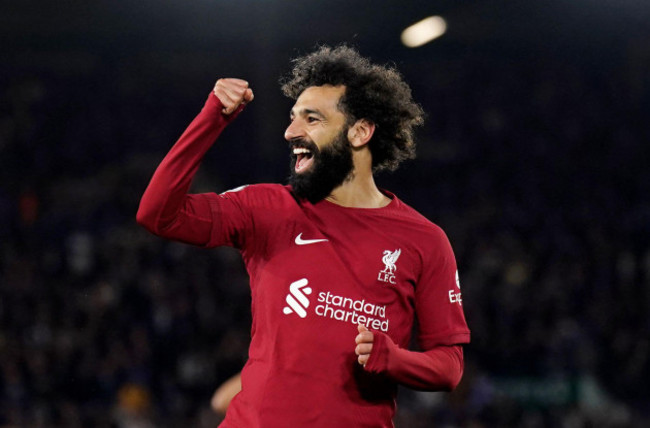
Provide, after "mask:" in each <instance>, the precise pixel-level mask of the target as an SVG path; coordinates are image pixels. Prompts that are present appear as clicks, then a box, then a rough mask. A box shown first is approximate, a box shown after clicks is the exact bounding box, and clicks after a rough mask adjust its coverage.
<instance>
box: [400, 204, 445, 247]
mask: <svg viewBox="0 0 650 428" xmlns="http://www.w3.org/2000/svg"><path fill="white" fill-rule="evenodd" d="M392 196H393V202H392V204H391V205H392V209H391V212H390V213H391V216H392V217H394V218H395V219H396V220H398V224H401V225H402V226H403V227H405V228H407V229H410V230H412V231H413V232H414V233H418V234H421V235H424V236H426V237H430V238H433V237H435V238H437V239H445V240H446V239H447V235H446V234H445V232H444V231H443V230H442V228H441V227H440V226H438V225H437V224H436V223H434V222H433V221H431V220H429V219H428V218H427V217H425V216H424V215H422V214H420V212H418V211H417V210H416V209H415V208H413V207H411V206H410V205H408V204H406V203H405V202H404V201H402V200H400V199H399V198H397V196H395V195H392Z"/></svg>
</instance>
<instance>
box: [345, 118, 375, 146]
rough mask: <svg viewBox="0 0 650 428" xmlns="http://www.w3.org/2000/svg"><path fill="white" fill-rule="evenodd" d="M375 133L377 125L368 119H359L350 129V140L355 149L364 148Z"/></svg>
mask: <svg viewBox="0 0 650 428" xmlns="http://www.w3.org/2000/svg"><path fill="white" fill-rule="evenodd" d="M374 133H375V124H374V123H372V122H370V121H369V120H367V119H359V120H357V121H356V122H355V123H354V125H352V126H351V127H350V129H348V140H349V141H350V144H351V145H352V147H354V148H359V147H363V146H365V145H366V144H368V141H370V139H371V138H372V135H373V134H374Z"/></svg>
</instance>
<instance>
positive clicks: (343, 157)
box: [289, 127, 354, 204]
mask: <svg viewBox="0 0 650 428" xmlns="http://www.w3.org/2000/svg"><path fill="white" fill-rule="evenodd" d="M291 145H292V146H294V145H297V146H302V147H308V148H310V150H311V152H312V154H313V156H314V162H313V164H312V166H311V168H310V169H309V171H306V172H303V173H300V174H298V173H296V160H295V157H292V161H291V175H290V176H289V184H290V185H291V187H292V188H293V191H294V193H295V195H296V196H298V197H299V198H301V199H307V200H308V201H309V202H311V203H312V204H315V203H316V202H318V201H320V200H322V199H324V198H326V197H327V196H328V195H329V194H330V193H332V190H334V189H335V188H336V187H338V186H340V185H341V184H343V182H344V181H345V180H346V179H348V177H350V176H351V175H352V170H353V168H354V164H353V162H352V147H351V146H350V142H349V141H348V130H347V129H345V127H344V129H343V130H341V132H340V133H339V135H337V136H336V137H335V138H334V140H333V141H332V143H331V144H327V145H325V146H324V147H323V148H322V149H321V150H318V148H317V147H316V145H315V144H314V143H312V142H310V141H307V140H299V141H295V140H294V141H292V143H291Z"/></svg>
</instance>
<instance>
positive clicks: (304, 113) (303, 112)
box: [289, 108, 325, 118]
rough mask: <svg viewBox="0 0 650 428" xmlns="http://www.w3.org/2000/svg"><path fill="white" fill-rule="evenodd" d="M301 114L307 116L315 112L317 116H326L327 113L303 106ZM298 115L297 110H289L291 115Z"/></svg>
mask: <svg viewBox="0 0 650 428" xmlns="http://www.w3.org/2000/svg"><path fill="white" fill-rule="evenodd" d="M298 114H299V115H301V116H307V115H309V114H315V115H316V116H319V117H322V118H324V117H325V115H324V114H323V113H321V112H320V110H314V109H309V108H303V109H302V110H300V111H299V113H298ZM295 116H296V111H295V110H294V109H291V111H290V112H289V117H295Z"/></svg>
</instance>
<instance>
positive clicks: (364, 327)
mask: <svg viewBox="0 0 650 428" xmlns="http://www.w3.org/2000/svg"><path fill="white" fill-rule="evenodd" d="M357 330H359V333H363V332H364V331H368V329H367V328H366V326H365V325H361V324H359V325H358V326H357Z"/></svg>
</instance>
